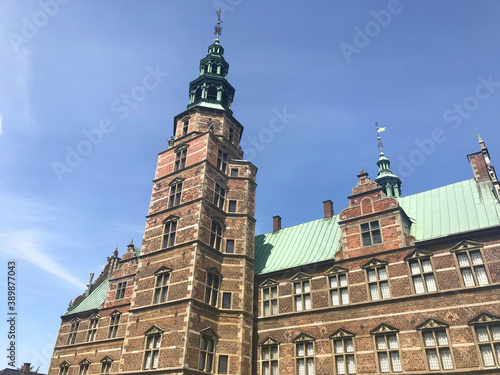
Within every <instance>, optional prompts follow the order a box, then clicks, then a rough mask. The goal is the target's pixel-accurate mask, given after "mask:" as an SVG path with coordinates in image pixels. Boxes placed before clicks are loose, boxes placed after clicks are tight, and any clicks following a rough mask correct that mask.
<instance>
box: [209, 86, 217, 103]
mask: <svg viewBox="0 0 500 375" xmlns="http://www.w3.org/2000/svg"><path fill="white" fill-rule="evenodd" d="M207 99H208V100H217V87H215V86H210V87H209V88H208V91H207Z"/></svg>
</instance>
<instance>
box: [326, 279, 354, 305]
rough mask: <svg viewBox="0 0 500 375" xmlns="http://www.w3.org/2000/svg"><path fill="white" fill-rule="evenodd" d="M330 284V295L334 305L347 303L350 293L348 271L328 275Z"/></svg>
mask: <svg viewBox="0 0 500 375" xmlns="http://www.w3.org/2000/svg"><path fill="white" fill-rule="evenodd" d="M328 281H329V284H330V297H331V301H332V305H333V306H338V305H347V304H348V303H349V293H348V291H347V273H339V274H336V275H330V276H328Z"/></svg>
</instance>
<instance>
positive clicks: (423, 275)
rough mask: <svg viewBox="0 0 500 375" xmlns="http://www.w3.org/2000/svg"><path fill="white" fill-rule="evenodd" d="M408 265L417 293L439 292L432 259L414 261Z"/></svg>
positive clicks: (410, 261)
mask: <svg viewBox="0 0 500 375" xmlns="http://www.w3.org/2000/svg"><path fill="white" fill-rule="evenodd" d="M408 265H409V266H410V272H411V278H412V281H413V287H414V289H415V293H417V294H422V293H428V292H435V291H436V290H437V287H436V280H435V279H434V273H433V272H432V264H431V260H430V258H419V259H412V260H409V261H408Z"/></svg>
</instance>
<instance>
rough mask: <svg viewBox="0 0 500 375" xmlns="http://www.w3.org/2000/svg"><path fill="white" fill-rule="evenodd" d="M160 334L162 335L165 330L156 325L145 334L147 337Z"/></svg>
mask: <svg viewBox="0 0 500 375" xmlns="http://www.w3.org/2000/svg"><path fill="white" fill-rule="evenodd" d="M158 334H160V335H161V334H163V330H162V329H161V328H160V327H158V326H156V325H153V326H152V327H151V328H150V329H148V330H147V331H146V332H144V335H145V336H150V335H158Z"/></svg>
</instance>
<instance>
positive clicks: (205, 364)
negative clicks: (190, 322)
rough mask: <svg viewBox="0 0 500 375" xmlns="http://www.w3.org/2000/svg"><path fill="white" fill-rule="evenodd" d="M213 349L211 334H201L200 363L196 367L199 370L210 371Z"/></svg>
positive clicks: (213, 343) (213, 342)
mask: <svg viewBox="0 0 500 375" xmlns="http://www.w3.org/2000/svg"><path fill="white" fill-rule="evenodd" d="M214 351H215V340H214V339H213V337H211V336H207V335H202V336H201V348H200V365H199V367H198V369H199V370H200V371H205V372H211V371H212V363H213V361H214Z"/></svg>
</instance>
